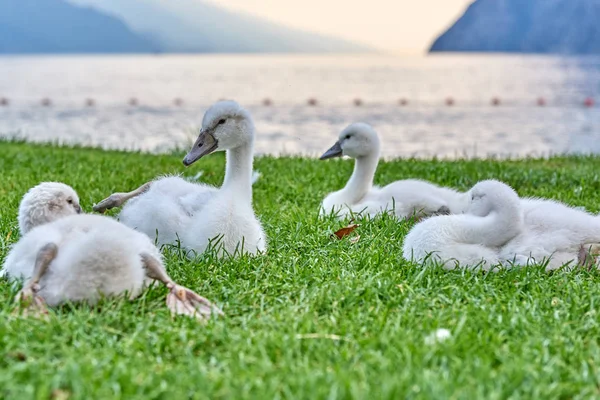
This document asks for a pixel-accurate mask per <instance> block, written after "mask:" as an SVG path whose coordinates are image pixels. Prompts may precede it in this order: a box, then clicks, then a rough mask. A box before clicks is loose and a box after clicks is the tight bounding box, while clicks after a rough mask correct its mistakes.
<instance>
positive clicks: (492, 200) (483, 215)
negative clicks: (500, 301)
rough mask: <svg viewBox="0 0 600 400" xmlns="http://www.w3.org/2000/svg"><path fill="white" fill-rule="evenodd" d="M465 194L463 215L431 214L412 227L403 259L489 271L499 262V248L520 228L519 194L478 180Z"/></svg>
mask: <svg viewBox="0 0 600 400" xmlns="http://www.w3.org/2000/svg"><path fill="white" fill-rule="evenodd" d="M467 193H468V195H469V198H470V202H469V204H468V206H467V209H466V211H465V214H456V215H442V216H436V217H431V218H428V219H426V220H424V221H422V222H420V223H418V224H417V225H415V226H414V227H413V228H412V229H411V231H410V232H409V233H408V235H407V236H406V238H405V239H404V249H403V255H404V258H406V259H408V260H415V261H417V262H419V263H429V264H436V265H442V266H443V267H444V268H446V269H455V268H457V267H461V268H474V267H481V268H483V269H484V270H490V269H492V268H493V267H494V266H495V265H498V264H499V263H500V261H501V260H500V257H499V253H498V249H499V248H500V247H501V246H503V245H505V244H506V243H507V242H508V241H510V240H511V239H513V238H514V237H515V236H517V235H518V234H519V233H520V232H521V231H522V230H523V214H522V210H521V206H520V200H519V196H518V195H517V193H516V192H515V191H514V190H513V189H512V188H511V187H510V186H508V185H506V184H504V183H502V182H499V181H495V180H487V181H481V182H479V183H477V184H476V185H475V186H473V188H472V189H471V190H470V191H469V192H467Z"/></svg>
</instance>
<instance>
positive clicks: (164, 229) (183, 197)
mask: <svg viewBox="0 0 600 400" xmlns="http://www.w3.org/2000/svg"><path fill="white" fill-rule="evenodd" d="M254 137H255V128H254V123H253V121H252V116H251V115H250V113H249V112H248V111H247V110H245V109H244V108H242V107H241V106H240V105H239V104H238V103H236V102H234V101H220V102H218V103H215V104H214V105H212V106H211V107H210V108H209V109H208V110H207V111H206V113H205V114H204V118H203V120H202V129H201V131H200V134H199V135H198V139H197V140H196V143H194V145H193V146H192V149H191V150H190V151H189V153H188V154H187V155H186V156H185V158H184V159H183V163H184V165H186V166H190V165H192V164H193V163H194V162H196V161H197V160H199V159H201V158H202V157H204V156H206V155H208V154H211V153H213V152H216V151H225V152H226V154H227V165H226V169H225V179H224V181H223V185H222V186H221V187H220V188H215V187H212V186H208V185H205V184H201V183H191V182H188V181H186V180H185V179H182V178H180V177H174V176H171V177H165V178H160V179H157V180H154V181H152V182H147V183H145V184H144V185H142V186H141V187H139V188H138V189H136V190H134V191H132V192H129V193H114V194H112V195H111V196H109V197H108V198H106V199H104V200H102V201H101V202H100V203H98V204H97V205H96V206H95V207H94V210H95V211H98V212H104V211H106V210H108V209H111V208H114V207H120V206H124V207H123V210H122V211H121V213H120V214H119V220H120V221H121V222H122V223H124V224H125V225H127V226H129V227H131V228H133V229H135V230H138V231H140V232H144V233H145V234H146V235H148V236H149V237H150V238H152V239H153V240H154V239H157V241H158V243H159V245H162V244H168V243H171V244H174V243H180V244H181V247H183V248H185V249H186V250H188V254H189V255H194V254H199V253H202V252H204V251H205V250H206V249H207V248H209V247H214V248H215V249H216V250H217V252H218V253H219V254H220V255H225V254H229V255H241V254H243V253H250V254H258V253H262V252H264V251H266V248H267V236H266V234H265V232H264V230H263V228H262V224H261V222H260V220H259V219H258V218H257V217H256V215H255V213H254V210H253V208H252V165H253V157H254V154H253V152H254Z"/></svg>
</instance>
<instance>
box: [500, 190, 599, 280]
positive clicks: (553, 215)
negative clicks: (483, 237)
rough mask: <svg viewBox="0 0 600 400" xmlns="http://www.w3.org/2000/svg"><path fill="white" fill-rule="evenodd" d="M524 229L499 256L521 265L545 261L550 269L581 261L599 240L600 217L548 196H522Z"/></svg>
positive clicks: (573, 264)
mask: <svg viewBox="0 0 600 400" xmlns="http://www.w3.org/2000/svg"><path fill="white" fill-rule="evenodd" d="M521 205H522V208H523V211H524V221H525V229H524V230H523V232H522V233H521V234H519V235H518V236H517V237H515V238H514V239H513V240H511V241H510V242H508V243H507V244H506V245H505V246H503V248H502V249H501V251H500V257H501V258H502V259H504V260H506V261H507V262H509V263H512V264H514V265H518V266H527V265H532V264H546V269H547V270H554V269H558V268H560V267H562V266H564V265H566V264H570V266H571V267H573V266H576V265H578V264H580V263H581V262H582V261H584V260H582V259H581V252H582V251H585V247H586V246H587V245H588V244H597V243H600V218H599V217H598V216H596V215H593V214H590V213H588V212H586V211H585V210H581V209H576V208H573V207H569V206H567V205H566V204H563V203H560V202H557V201H553V200H546V199H533V198H529V199H522V200H521Z"/></svg>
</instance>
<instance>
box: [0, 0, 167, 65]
mask: <svg viewBox="0 0 600 400" xmlns="http://www.w3.org/2000/svg"><path fill="white" fill-rule="evenodd" d="M155 50H158V49H157V45H155V44H154V43H153V42H152V41H151V40H149V39H146V38H144V37H141V36H140V35H138V34H136V33H133V32H132V31H131V30H130V29H129V28H128V27H127V26H126V25H125V24H124V23H123V22H122V21H120V20H119V19H117V18H115V17H112V16H109V15H106V14H104V13H102V12H99V11H97V10H94V9H91V8H87V7H86V8H84V7H77V6H74V5H73V4H70V3H67V2H65V1H63V0H0V54H1V53H139V52H146V53H147V52H153V51H155Z"/></svg>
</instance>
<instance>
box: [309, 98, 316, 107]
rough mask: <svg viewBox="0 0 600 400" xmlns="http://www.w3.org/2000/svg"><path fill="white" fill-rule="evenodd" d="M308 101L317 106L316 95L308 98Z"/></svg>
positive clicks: (310, 104)
mask: <svg viewBox="0 0 600 400" xmlns="http://www.w3.org/2000/svg"><path fill="white" fill-rule="evenodd" d="M307 103H308V105H309V106H316V105H317V104H318V102H317V99H315V98H314V97H311V98H310V99H308V102H307Z"/></svg>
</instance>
